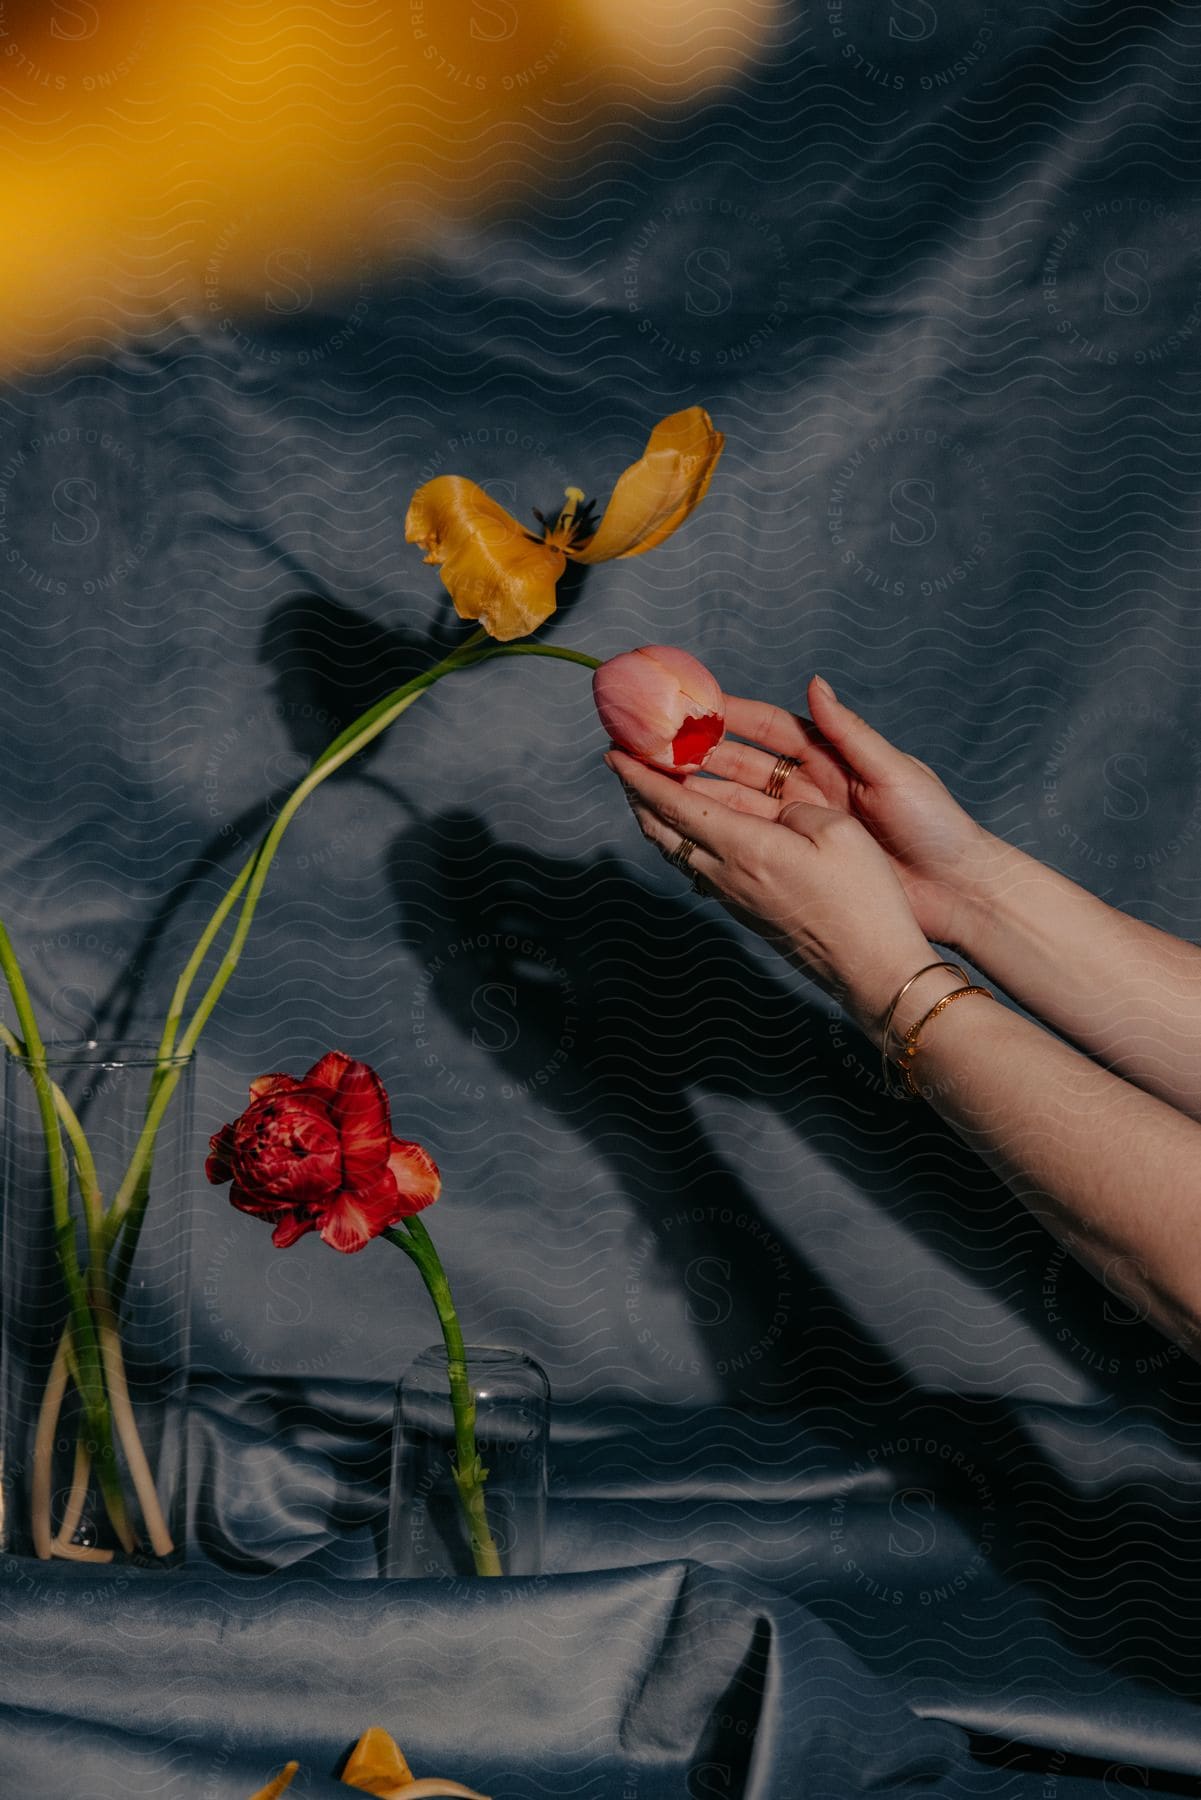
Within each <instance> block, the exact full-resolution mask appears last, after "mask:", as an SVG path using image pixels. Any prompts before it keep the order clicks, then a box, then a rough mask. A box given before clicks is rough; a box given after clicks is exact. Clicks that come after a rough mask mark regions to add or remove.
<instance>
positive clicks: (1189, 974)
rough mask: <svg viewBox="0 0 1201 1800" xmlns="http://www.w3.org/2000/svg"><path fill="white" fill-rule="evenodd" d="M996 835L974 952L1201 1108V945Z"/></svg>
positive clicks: (1028, 1000) (973, 928) (1095, 1049)
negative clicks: (1110, 901) (1133, 913)
mask: <svg viewBox="0 0 1201 1800" xmlns="http://www.w3.org/2000/svg"><path fill="white" fill-rule="evenodd" d="M987 842H988V851H987V856H986V858H985V859H984V862H983V865H982V869H981V871H980V874H979V876H978V877H977V878H975V879H974V881H973V890H974V891H973V896H972V898H971V899H970V900H969V902H968V904H967V905H966V906H965V908H964V910H963V917H964V921H965V925H966V930H965V933H964V938H965V941H964V942H963V944H962V949H963V951H964V954H965V955H967V956H969V957H970V958H971V960H972V961H973V962H974V963H975V964H976V965H977V967H978V968H981V969H983V970H984V971H985V972H986V973H987V975H988V976H989V977H990V979H992V980H993V981H995V982H996V983H997V984H998V985H999V986H1000V987H1003V988H1004V989H1005V990H1006V991H1007V992H1008V993H1009V994H1011V995H1012V996H1013V998H1014V999H1015V1000H1017V1001H1019V1002H1020V1003H1021V1005H1022V1006H1024V1007H1025V1008H1026V1009H1027V1011H1029V1012H1032V1013H1035V1014H1036V1015H1037V1016H1038V1017H1039V1018H1041V1019H1044V1020H1045V1021H1046V1023H1047V1024H1048V1025H1050V1026H1052V1027H1053V1028H1054V1029H1055V1030H1056V1031H1059V1032H1061V1033H1062V1034H1063V1035H1064V1036H1065V1037H1069V1038H1071V1040H1072V1041H1073V1042H1074V1043H1076V1044H1079V1045H1080V1047H1081V1049H1083V1050H1086V1051H1087V1052H1088V1053H1089V1055H1090V1056H1095V1057H1097V1058H1098V1059H1099V1060H1100V1061H1101V1062H1103V1063H1105V1064H1106V1066H1107V1067H1109V1068H1112V1069H1114V1070H1116V1071H1117V1072H1118V1073H1119V1074H1121V1075H1124V1076H1125V1077H1126V1078H1127V1080H1129V1081H1132V1082H1135V1083H1137V1085H1138V1086H1139V1087H1141V1088H1145V1089H1146V1091H1147V1092H1148V1093H1149V1094H1156V1095H1158V1096H1159V1097H1160V1098H1161V1099H1163V1100H1166V1101H1167V1102H1168V1104H1169V1105H1171V1106H1175V1107H1178V1108H1179V1109H1180V1110H1181V1111H1183V1112H1186V1113H1188V1114H1189V1116H1190V1117H1191V1118H1196V1119H1201V948H1198V946H1197V945H1195V944H1189V943H1186V942H1184V941H1183V940H1182V939H1180V938H1175V937H1172V936H1170V935H1169V934H1168V933H1167V932H1163V931H1157V930H1156V929H1155V927H1154V926H1152V925H1145V924H1143V923H1142V922H1141V921H1139V920H1137V919H1132V918H1130V917H1129V915H1128V914H1126V913H1122V912H1119V911H1117V909H1116V908H1114V907H1112V906H1107V905H1106V904H1105V902H1104V901H1102V900H1098V899H1097V897H1096V896H1095V895H1094V894H1090V893H1088V892H1086V890H1085V889H1084V888H1081V887H1078V886H1077V885H1076V884H1075V882H1072V881H1069V880H1068V879H1067V878H1066V876H1063V875H1058V874H1056V873H1055V872H1054V870H1051V869H1048V868H1046V867H1044V865H1043V864H1042V863H1039V862H1036V861H1035V860H1034V858H1033V857H1030V856H1026V855H1025V854H1024V853H1023V852H1022V851H1020V850H1015V849H1014V848H1013V847H1012V846H1011V845H1008V844H1005V843H1003V842H1002V841H1001V840H1000V839H997V838H990V839H988V841H987Z"/></svg>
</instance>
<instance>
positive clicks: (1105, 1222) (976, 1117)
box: [914, 996, 1201, 1354]
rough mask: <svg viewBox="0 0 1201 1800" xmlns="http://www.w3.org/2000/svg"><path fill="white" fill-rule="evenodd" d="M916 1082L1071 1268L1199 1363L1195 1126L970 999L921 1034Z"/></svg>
mask: <svg viewBox="0 0 1201 1800" xmlns="http://www.w3.org/2000/svg"><path fill="white" fill-rule="evenodd" d="M914 1074H915V1079H916V1080H917V1082H918V1083H919V1085H920V1086H921V1087H922V1088H923V1091H925V1092H926V1093H927V1096H928V1098H929V1101H930V1104H931V1105H933V1107H934V1108H935V1110H936V1111H937V1112H939V1113H940V1114H941V1115H942V1117H943V1118H945V1119H946V1120H947V1121H948V1123H949V1124H950V1125H952V1126H953V1127H954V1129H955V1130H956V1131H957V1132H958V1134H959V1135H960V1136H961V1137H962V1138H963V1139H964V1140H965V1142H967V1143H968V1144H970V1145H971V1147H972V1148H973V1149H974V1150H975V1151H976V1153H977V1154H978V1155H979V1156H980V1157H982V1158H983V1160H984V1161H985V1162H987V1163H988V1164H989V1166H990V1167H991V1168H993V1169H994V1170H995V1171H996V1172H997V1174H999V1175H1000V1176H1001V1177H1002V1178H1003V1179H1004V1180H1005V1181H1006V1182H1008V1184H1009V1185H1010V1187H1012V1189H1013V1191H1014V1192H1015V1193H1016V1194H1017V1196H1018V1197H1019V1199H1021V1200H1022V1201H1023V1202H1024V1203H1025V1204H1026V1205H1027V1206H1029V1208H1030V1209H1031V1211H1032V1212H1034V1213H1035V1214H1036V1216H1037V1217H1038V1218H1039V1219H1040V1220H1041V1221H1042V1222H1043V1223H1044V1224H1045V1225H1046V1226H1047V1228H1048V1229H1049V1230H1050V1231H1052V1232H1053V1233H1054V1234H1055V1236H1056V1237H1057V1238H1059V1239H1060V1241H1061V1242H1062V1243H1064V1244H1065V1245H1066V1246H1067V1248H1068V1249H1069V1250H1070V1251H1071V1252H1072V1254H1073V1255H1074V1256H1076V1257H1077V1259H1078V1260H1079V1261H1081V1262H1082V1263H1084V1264H1085V1266H1086V1267H1088V1268H1090V1269H1091V1270H1092V1271H1093V1272H1094V1273H1095V1274H1098V1275H1100V1276H1103V1277H1104V1278H1105V1280H1106V1281H1107V1283H1108V1285H1109V1286H1110V1287H1111V1288H1113V1289H1115V1290H1118V1291H1121V1292H1124V1293H1126V1294H1127V1295H1128V1296H1129V1297H1130V1298H1131V1299H1132V1300H1134V1301H1136V1302H1137V1303H1138V1304H1140V1306H1141V1307H1142V1308H1143V1309H1144V1312H1145V1314H1146V1315H1147V1316H1149V1317H1150V1318H1151V1319H1152V1320H1153V1322H1154V1323H1155V1324H1156V1325H1158V1326H1159V1327H1160V1329H1161V1330H1163V1331H1165V1332H1166V1333H1167V1334H1168V1335H1169V1336H1171V1337H1173V1338H1175V1339H1176V1340H1177V1341H1179V1342H1182V1343H1184V1344H1185V1345H1186V1347H1188V1348H1189V1349H1190V1351H1192V1352H1193V1353H1194V1354H1201V1352H1199V1351H1198V1350H1197V1343H1198V1338H1197V1335H1196V1334H1197V1333H1198V1332H1199V1331H1201V1125H1198V1124H1195V1123H1194V1122H1193V1121H1192V1120H1190V1119H1187V1118H1185V1117H1183V1116H1182V1115H1181V1114H1180V1113H1179V1112H1176V1111H1175V1110H1173V1109H1172V1108H1171V1107H1169V1106H1167V1105H1165V1104H1164V1103H1163V1102H1162V1101H1159V1100H1156V1099H1154V1098H1152V1097H1151V1096H1150V1095H1149V1094H1146V1093H1143V1092H1140V1090H1139V1089H1138V1088H1135V1087H1131V1086H1130V1085H1129V1084H1128V1083H1127V1082H1125V1081H1122V1080H1121V1079H1119V1077H1117V1076H1115V1075H1111V1074H1109V1073H1108V1072H1107V1071H1106V1070H1104V1069H1101V1068H1098V1067H1097V1065H1096V1064H1095V1063H1091V1062H1089V1061H1088V1060H1087V1059H1086V1058H1085V1057H1083V1056H1081V1055H1079V1054H1078V1053H1077V1052H1076V1051H1074V1050H1072V1049H1070V1048H1069V1047H1068V1046H1067V1045H1066V1044H1063V1043H1060V1042H1059V1041H1058V1040H1057V1039H1056V1038H1054V1037H1052V1036H1051V1035H1050V1034H1049V1033H1048V1032H1046V1031H1043V1030H1042V1029H1040V1027H1038V1026H1037V1025H1034V1024H1032V1023H1031V1022H1030V1021H1029V1020H1027V1019H1023V1018H1021V1017H1019V1016H1018V1015H1017V1014H1016V1013H1014V1012H1012V1011H1010V1010H1009V1009H1008V1008H1007V1007H1005V1006H1003V1005H1001V1004H1000V1003H999V1002H996V1001H992V1000H988V999H984V998H980V997H976V996H969V997H968V998H965V999H963V1000H960V1001H958V1002H956V1003H955V1004H954V1005H952V1006H948V1007H947V1008H946V1009H945V1011H944V1012H942V1013H940V1014H939V1016H938V1017H937V1018H936V1019H934V1020H932V1021H931V1022H930V1024H929V1025H928V1026H927V1027H926V1029H925V1030H924V1031H923V1033H922V1034H921V1040H920V1049H919V1051H918V1053H917V1056H916V1058H915V1059H914Z"/></svg>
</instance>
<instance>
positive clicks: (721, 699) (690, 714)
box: [592, 644, 726, 775]
mask: <svg viewBox="0 0 1201 1800" xmlns="http://www.w3.org/2000/svg"><path fill="white" fill-rule="evenodd" d="M592 697H593V699H594V700H595V701H596V710H597V712H598V713H599V714H600V718H601V724H602V725H603V726H604V728H605V730H606V731H607V732H608V733H609V736H610V737H611V738H612V740H613V742H614V743H615V744H617V745H618V746H619V748H621V749H622V750H628V751H629V753H630V755H631V756H636V757H638V759H639V761H640V762H645V763H650V764H651V766H652V767H653V768H656V769H664V770H666V772H667V773H668V774H669V775H694V774H695V773H696V771H697V770H698V769H699V768H701V767H702V766H703V764H704V763H705V762H706V761H707V760H708V758H709V756H710V755H711V753H712V752H713V750H714V749H715V748H716V747H717V745H718V744H720V742H721V740H722V738H723V737H724V735H725V729H726V719H725V708H726V702H725V695H724V694H723V693H722V691H721V689H720V687H719V686H718V685H717V682H716V681H715V680H714V679H713V677H712V675H710V673H709V671H708V669H707V668H706V667H705V665H704V663H700V662H698V661H697V660H696V657H695V656H689V654H688V652H687V651H686V650H674V649H672V647H671V646H670V645H668V644H644V645H643V647H642V649H641V650H627V651H625V652H624V653H623V654H622V655H621V656H612V657H610V658H609V661H608V662H606V663H602V664H601V666H600V668H599V669H598V670H597V671H596V673H595V675H594V676H593V677H592Z"/></svg>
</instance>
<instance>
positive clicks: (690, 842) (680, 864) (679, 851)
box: [667, 837, 696, 875]
mask: <svg viewBox="0 0 1201 1800" xmlns="http://www.w3.org/2000/svg"><path fill="white" fill-rule="evenodd" d="M695 849H696V840H695V838H687V837H686V838H681V839H680V841H679V843H678V844H677V845H676V847H675V849H674V850H671V851H669V852H668V856H667V860H668V862H669V863H674V864H675V865H676V868H677V869H680V870H681V871H682V872H683V873H684V874H685V875H691V873H692V870H691V869H690V868H689V866H688V859H689V857H690V856H691V855H692V852H693V851H694V850H695Z"/></svg>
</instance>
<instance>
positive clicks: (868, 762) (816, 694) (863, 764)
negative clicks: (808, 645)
mask: <svg viewBox="0 0 1201 1800" xmlns="http://www.w3.org/2000/svg"><path fill="white" fill-rule="evenodd" d="M809 710H810V712H811V713H812V714H813V722H814V724H815V725H817V726H818V728H819V730H820V731H821V732H822V734H823V735H824V736H825V737H827V738H828V739H829V741H830V742H831V744H833V746H834V748H835V749H836V750H837V751H838V752H839V754H840V755H841V756H843V757H845V758H846V761H847V762H848V763H849V764H850V766H851V768H852V769H853V770H854V771H855V773H856V774H857V775H859V776H861V777H862V779H863V780H864V781H871V782H877V783H884V782H888V781H895V780H896V778H897V776H898V775H900V774H902V773H903V771H904V768H905V764H906V760H907V759H906V757H905V753H904V751H902V750H898V749H897V747H896V745H895V744H890V743H889V741H888V739H887V738H886V737H884V736H882V734H881V733H880V732H878V731H875V730H873V728H872V727H871V726H870V725H869V724H868V723H867V720H866V719H861V718H860V717H859V714H858V713H854V712H852V711H851V709H850V707H849V706H844V705H843V703H842V701H841V700H840V699H839V698H838V696H837V694H836V693H835V692H834V689H833V688H832V687H831V686H830V684H829V682H828V681H826V680H825V679H824V678H823V677H822V676H821V675H815V676H814V677H813V678H812V680H811V681H810V683H809Z"/></svg>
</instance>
